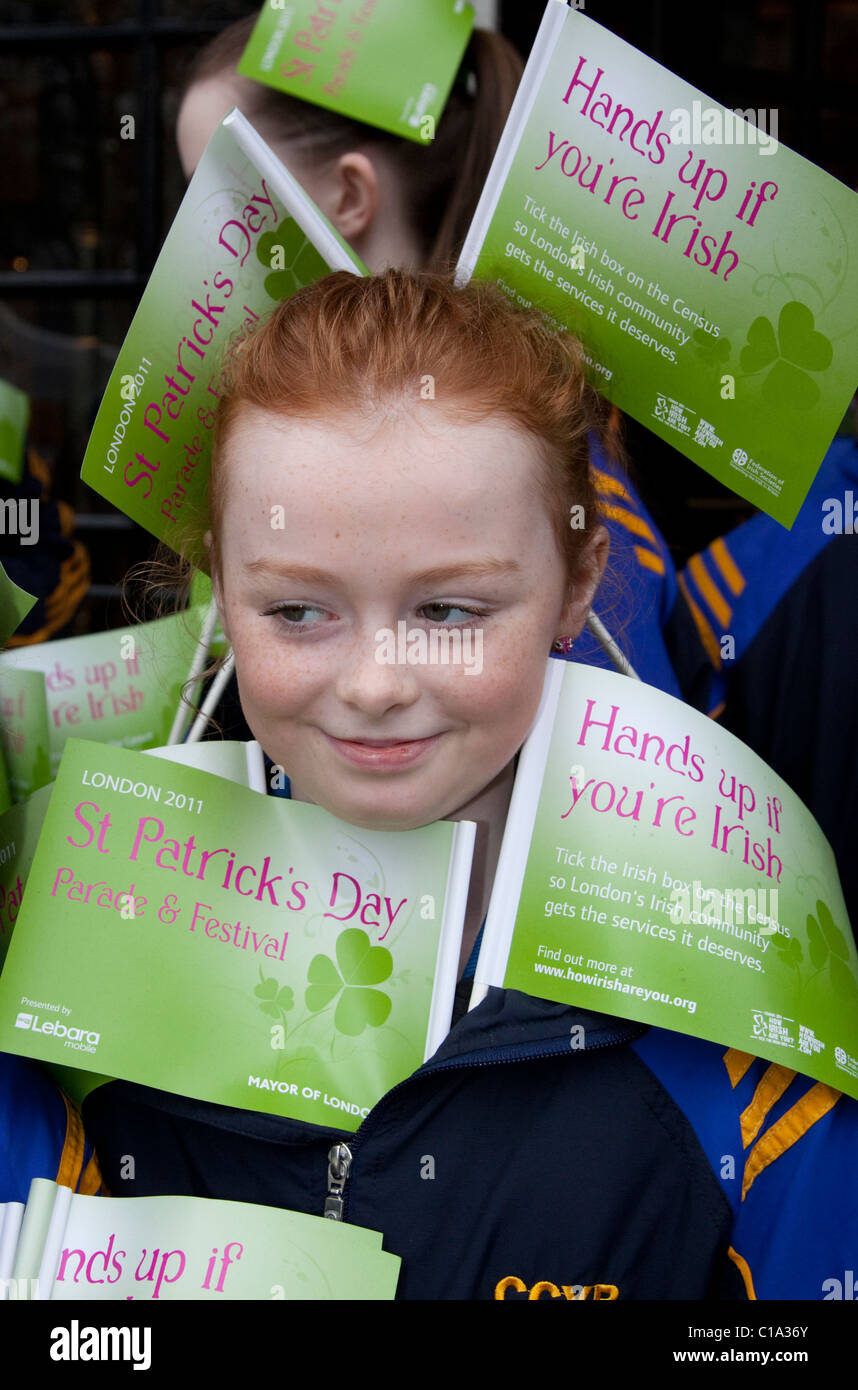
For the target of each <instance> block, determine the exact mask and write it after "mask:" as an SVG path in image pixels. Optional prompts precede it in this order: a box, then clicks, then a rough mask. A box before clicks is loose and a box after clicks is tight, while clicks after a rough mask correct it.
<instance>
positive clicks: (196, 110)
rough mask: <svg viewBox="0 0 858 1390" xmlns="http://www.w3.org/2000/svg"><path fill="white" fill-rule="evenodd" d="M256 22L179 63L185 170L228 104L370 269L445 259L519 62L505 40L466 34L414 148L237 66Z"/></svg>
mask: <svg viewBox="0 0 858 1390" xmlns="http://www.w3.org/2000/svg"><path fill="white" fill-rule="evenodd" d="M256 19H257V16H256V15H251V16H250V17H249V18H247V19H241V20H239V21H238V22H237V23H236V24H231V25H230V26H229V27H228V28H227V29H224V30H223V32H222V33H220V34H218V35H217V36H216V37H215V38H214V39H212V40H211V42H210V43H208V44H206V46H205V48H203V49H202V50H201V51H200V53H199V54H197V56H196V58H195V59H194V62H193V63H192V65H191V67H190V69H189V72H188V75H187V78H186V82H185V88H184V92H183V95H182V103H181V107H180V110H179V119H178V125H177V130H176V139H177V142H178V146H179V154H180V157H181V161H182V167H183V169H184V171H185V175H186V177H187V178H190V176H191V174H192V173H193V171H194V169H195V168H196V166H197V163H198V161H199V158H200V156H201V154H202V152H203V150H204V149H205V147H206V145H207V143H208V141H209V139H210V137H211V135H212V132H213V131H214V129H215V127H216V126H217V125H218V124H219V122H220V121H222V120H223V118H224V116H225V115H226V114H227V112H228V111H230V110H231V109H232V108H233V106H237V107H238V108H239V110H240V111H242V112H243V114H244V115H245V116H246V117H247V119H248V120H249V121H250V122H251V124H252V125H254V126H255V127H256V129H257V130H258V131H259V133H260V135H261V136H262V137H263V139H264V140H266V141H267V142H268V144H269V145H270V146H271V148H272V149H273V150H274V152H275V154H277V155H278V156H279V157H280V159H282V160H283V162H284V164H285V165H286V166H287V168H288V169H289V170H290V171H291V172H292V173H293V174H294V175H295V177H296V178H297V179H298V181H299V182H300V183H301V184H303V186H304V188H306V190H307V192H308V193H309V194H310V196H311V198H313V200H314V201H315V202H316V203H317V204H318V205H319V207H320V208H321V209H322V211H323V212H324V213H325V214H326V216H328V217H329V218H330V219H331V221H332V222H333V223H334V225H335V226H336V227H337V230H338V231H339V232H340V233H341V234H342V236H344V237H345V239H346V241H348V242H349V243H350V245H351V246H353V247H354V249H355V251H357V253H358V255H359V256H360V257H361V259H362V260H363V261H364V262H365V264H366V265H368V266H369V268H370V269H371V270H376V269H381V268H383V267H384V266H386V265H391V264H398V265H412V266H420V265H423V266H430V265H431V266H432V267H436V268H437V267H446V266H447V265H448V264H452V262H453V261H454V260H455V259H456V257H457V256H458V254H459V250H460V249H461V246H462V243H463V241H464V239H465V233H466V232H467V230H468V227H469V225H470V222H471V218H472V216H473V213H474V209H475V207H476V205H477V199H478V198H479V195H480V191H481V189H482V187H483V184H484V183H485V180H486V176H487V174H488V172H489V167H490V165H491V162H492V159H493V158H494V153H495V150H496V149H497V144H498V140H499V139H500V135H501V131H502V130H503V127H504V122H505V121H506V118H507V116H508V115H509V110H510V107H511V106H512V101H513V97H514V96H515V93H516V88H517V87H518V83H519V79H520V77H521V74H522V71H523V69H524V65H523V63H522V61H521V59H520V58H519V56H518V54H517V53H516V50H515V49H514V47H513V46H512V44H511V43H510V42H509V40H508V39H505V38H504V37H503V35H501V34H497V33H494V32H493V31H491V30H489V29H475V30H474V32H473V34H472V36H471V41H470V43H469V45H468V48H467V49H466V51H465V55H464V58H463V60H462V64H461V67H460V69H459V73H458V75H457V77H456V80H455V82H454V84H453V87H452V90H451V92H450V95H449V97H448V99H447V104H446V106H445V108H444V113H443V116H442V118H441V120H440V121H439V122H438V129H437V132H436V136H435V139H434V140H433V141H432V143H431V144H429V145H426V146H423V147H420V146H417V145H415V143H414V141H412V140H406V139H404V138H403V137H401V136H399V135H395V134H392V133H391V132H389V131H384V130H380V129H379V128H378V127H377V126H370V125H366V124H364V123H363V122H362V121H356V120H349V119H348V118H347V117H345V116H341V115H339V114H338V113H337V112H335V111H328V110H326V109H325V108H324V107H321V106H316V105H315V104H313V103H311V102H307V101H303V100H301V99H300V98H299V97H297V96H292V95H291V94H289V93H285V92H280V91H278V90H276V89H275V88H273V87H269V86H268V85H267V84H264V83H261V82H254V81H253V80H252V79H251V78H249V77H244V76H243V75H242V74H241V73H239V72H236V67H237V65H238V61H239V59H240V57H241V55H242V53H243V52H244V50H245V48H246V47H247V43H248V40H249V39H250V35H251V32H252V30H253V27H254V25H255V23H256Z"/></svg>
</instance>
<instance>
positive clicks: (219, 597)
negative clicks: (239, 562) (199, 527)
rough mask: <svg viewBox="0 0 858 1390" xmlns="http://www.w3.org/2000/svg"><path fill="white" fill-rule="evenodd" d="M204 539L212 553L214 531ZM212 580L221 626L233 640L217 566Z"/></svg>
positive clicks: (213, 594) (225, 634)
mask: <svg viewBox="0 0 858 1390" xmlns="http://www.w3.org/2000/svg"><path fill="white" fill-rule="evenodd" d="M203 541H204V542H205V547H206V549H207V550H208V552H209V554H211V548H212V533H211V531H206V533H205V535H204V536H203ZM211 580H212V597H213V598H214V601H215V606H216V607H217V611H218V614H219V616H220V625H221V627H222V628H223V631H224V636H225V637H226V639H227V641H231V640H232V639H231V638H230V635H229V633H228V632H227V627H226V618H225V616H224V606H223V589H222V588H221V582H220V575H219V573H218V572H217V570H216V568H215V567H214V566H212V571H211Z"/></svg>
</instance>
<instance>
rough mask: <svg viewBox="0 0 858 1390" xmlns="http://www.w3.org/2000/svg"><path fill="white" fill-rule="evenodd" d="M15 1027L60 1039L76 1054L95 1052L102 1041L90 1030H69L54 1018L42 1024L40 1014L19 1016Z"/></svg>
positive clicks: (98, 1034)
mask: <svg viewBox="0 0 858 1390" xmlns="http://www.w3.org/2000/svg"><path fill="white" fill-rule="evenodd" d="M15 1027H16V1028H29V1029H30V1030H31V1032H33V1033H45V1034H46V1035H50V1036H51V1037H54V1038H60V1039H61V1040H62V1041H63V1042H64V1043H65V1045H66V1047H73V1048H74V1049H75V1051H76V1052H94V1051H95V1049H96V1048H97V1047H98V1044H99V1042H100V1041H101V1034H100V1033H93V1032H91V1031H90V1030H89V1029H88V1028H69V1027H67V1026H66V1024H65V1023H59V1022H57V1020H56V1019H53V1018H49V1019H46V1020H45V1021H44V1023H41V1022H40V1021H39V1015H38V1014H23V1013H21V1014H18V1017H17V1018H16V1019H15Z"/></svg>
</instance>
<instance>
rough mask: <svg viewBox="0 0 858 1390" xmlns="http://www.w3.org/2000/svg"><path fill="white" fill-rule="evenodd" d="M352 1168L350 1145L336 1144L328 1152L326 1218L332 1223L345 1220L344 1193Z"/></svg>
mask: <svg viewBox="0 0 858 1390" xmlns="http://www.w3.org/2000/svg"><path fill="white" fill-rule="evenodd" d="M351 1166H352V1151H351V1149H350V1148H349V1146H348V1144H343V1143H342V1142H340V1143H338V1144H334V1145H333V1146H332V1148H331V1149H330V1150H329V1152H328V1195H327V1197H326V1198H325V1216H327V1217H329V1218H330V1220H331V1221H342V1219H343V1193H344V1191H345V1187H346V1183H347V1182H348V1180H349V1170H350V1168H351Z"/></svg>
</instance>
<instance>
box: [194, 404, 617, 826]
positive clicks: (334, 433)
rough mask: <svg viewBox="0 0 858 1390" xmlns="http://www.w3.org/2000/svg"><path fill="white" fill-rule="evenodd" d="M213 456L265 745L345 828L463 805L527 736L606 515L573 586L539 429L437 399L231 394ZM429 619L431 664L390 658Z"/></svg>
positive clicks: (600, 564)
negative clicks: (293, 401)
mask: <svg viewBox="0 0 858 1390" xmlns="http://www.w3.org/2000/svg"><path fill="white" fill-rule="evenodd" d="M222 466H224V467H225V468H226V470H227V487H226V496H225V503H224V509H223V521H222V534H221V535H220V537H219V541H220V573H219V575H216V576H214V581H215V594H216V596H217V599H218V604H219V607H220V610H221V615H222V618H223V623H224V628H225V630H226V632H227V634H228V636H229V639H230V641H231V643H232V646H233V649H234V651H235V659H236V673H237V678H238V684H239V691H240V695H241V703H242V707H243V709H244V714H245V717H246V719H247V722H248V724H249V725H250V728H251V729H252V730H253V733H254V735H255V737H256V738H257V739H258V740H259V742H260V743H261V745H262V747H263V748H264V749H265V751H266V753H267V754H268V755H269V757H270V758H272V759H273V761H274V762H275V763H278V764H279V765H280V766H281V767H283V768H284V769H285V771H286V773H287V774H288V776H289V777H290V778H291V779H292V781H293V787H294V790H295V791H298V792H299V793H300V795H301V797H302V798H303V799H305V800H309V801H313V802H316V803H317V804H318V805H320V806H323V807H325V808H326V809H327V810H328V811H330V812H331V813H332V814H334V815H336V816H339V817H341V818H342V819H343V820H345V821H348V822H350V823H351V824H353V825H359V826H364V827H368V828H373V829H380V830H406V829H411V828H413V827H415V826H419V825H425V824H428V823H429V822H431V821H435V820H440V819H443V818H449V817H452V816H454V815H457V816H459V817H460V818H461V817H463V816H466V815H467V810H468V806H469V804H470V803H472V802H473V801H474V800H475V799H476V798H477V797H478V796H479V794H480V793H481V792H482V791H483V789H484V788H486V787H488V785H489V783H491V782H492V781H493V780H494V779H495V778H496V777H497V775H498V773H500V772H501V771H502V770H503V769H504V768H505V767H506V766H507V765H508V764H509V762H510V760H511V759H512V758H513V756H514V755H515V753H516V752H517V750H518V749H519V748H520V746H521V744H522V742H523V741H524V738H525V737H526V735H527V732H528V730H529V728H530V726H531V724H532V722H533V719H534V717H535V714H536V710H537V706H538V704H539V697H540V693H541V690H542V684H543V677H544V674H545V660H546V657H547V656H548V652H549V649H550V647H551V643H552V641H553V640H554V639H555V638H556V637H558V636H563V635H569V636H577V634H578V632H579V631H580V629H581V627H582V625H583V623H584V620H585V618H586V614H587V611H588V608H589V605H590V601H591V598H592V595H593V593H594V590H595V587H596V585H597V583H598V580H599V578H600V577H601V572H602V569H603V568H604V561H605V558H606V553H607V536H606V533H605V532H604V530H602V529H601V528H600V529H599V530H598V531H597V532H596V533H595V535H594V537H593V539H592V541H591V543H590V548H589V550H588V552H587V553H586V555H585V558H584V560H583V561H582V565H581V572H580V575H579V576H578V581H577V582H576V583H575V584H574V586H573V591H572V594H571V597H570V596H569V593H568V587H569V586H568V576H567V573H566V569H565V565H564V562H563V560H562V559H561V557H560V554H559V551H558V548H557V543H556V540H555V537H554V534H553V531H552V526H551V520H550V517H549V514H548V511H547V507H546V504H545V502H544V500H543V499H542V495H541V492H540V489H539V486H538V468H539V467H540V463H539V456H538V452H537V444H536V441H535V440H534V439H533V438H532V437H531V436H529V435H527V434H526V433H525V432H524V431H522V430H519V429H518V428H516V427H515V426H514V425H512V424H511V423H509V422H506V421H502V420H497V419H496V420H493V421H485V422H482V423H473V422H463V421H461V420H460V419H457V418H456V416H455V415H454V414H453V413H451V412H449V411H447V410H445V409H444V407H443V405H441V404H439V403H438V402H420V403H417V402H415V405H414V407H410V406H407V407H403V408H402V409H400V410H395V409H392V408H385V409H375V410H373V411H372V412H371V413H367V414H366V415H363V414H361V415H360V416H358V415H353V414H348V415H345V414H344V415H342V416H339V417H329V418H326V419H319V420H313V421H309V420H291V419H285V418H282V417H277V416H273V415H271V414H268V413H266V412H263V411H261V410H259V409H257V408H255V407H246V408H245V409H244V410H242V411H241V412H240V413H239V415H238V417H237V418H236V420H235V422H234V423H233V425H232V427H231V429H230V433H229V435H228V437H227V438H226V440H225V441H224V444H223V458H222ZM398 625H403V626H400V627H398ZM385 629H386V630H387V631H388V633H389V634H390V636H389V637H386V635H385V632H384V630H385ZM433 629H434V630H436V631H437V632H441V633H443V632H444V631H445V630H446V631H447V633H448V637H444V638H440V639H439V638H438V637H436V638H435V643H436V646H435V656H436V660H435V662H432V661H431V660H423V661H419V662H417V663H416V664H409V663H408V662H407V661H403V660H401V659H397V658H399V657H401V656H403V655H405V656H407V655H408V653H409V651H410V652H411V654H412V656H414V655H417V656H420V655H421V641H423V651H422V655H423V656H428V657H431V656H432V654H433V646H432V643H431V640H430V636H429V635H430V634H431V633H432V631H433ZM450 629H457V630H458V632H459V637H458V638H453V639H452V640H449V630H450ZM467 629H470V633H469V634H468V633H467V632H466V630H467ZM415 630H419V631H420V632H422V633H424V634H426V637H425V640H424V639H421V638H420V637H418V636H415V635H414V633H415ZM397 638H399V641H400V643H401V645H399V648H398V650H397V641H396V640H395V639H397ZM441 642H443V643H444V644H445V645H441ZM445 648H446V655H447V656H448V658H449V657H451V658H455V657H456V655H457V653H458V654H459V658H460V659H459V660H458V661H456V660H455V659H452V660H448V661H447V662H446V663H444V661H443V657H444V655H445ZM477 652H479V654H480V658H481V659H480V660H479V661H478V660H477V659H476V654H477ZM391 657H393V658H394V659H393V660H391V659H390V658H391ZM438 658H440V659H438ZM469 658H470V660H469Z"/></svg>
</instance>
